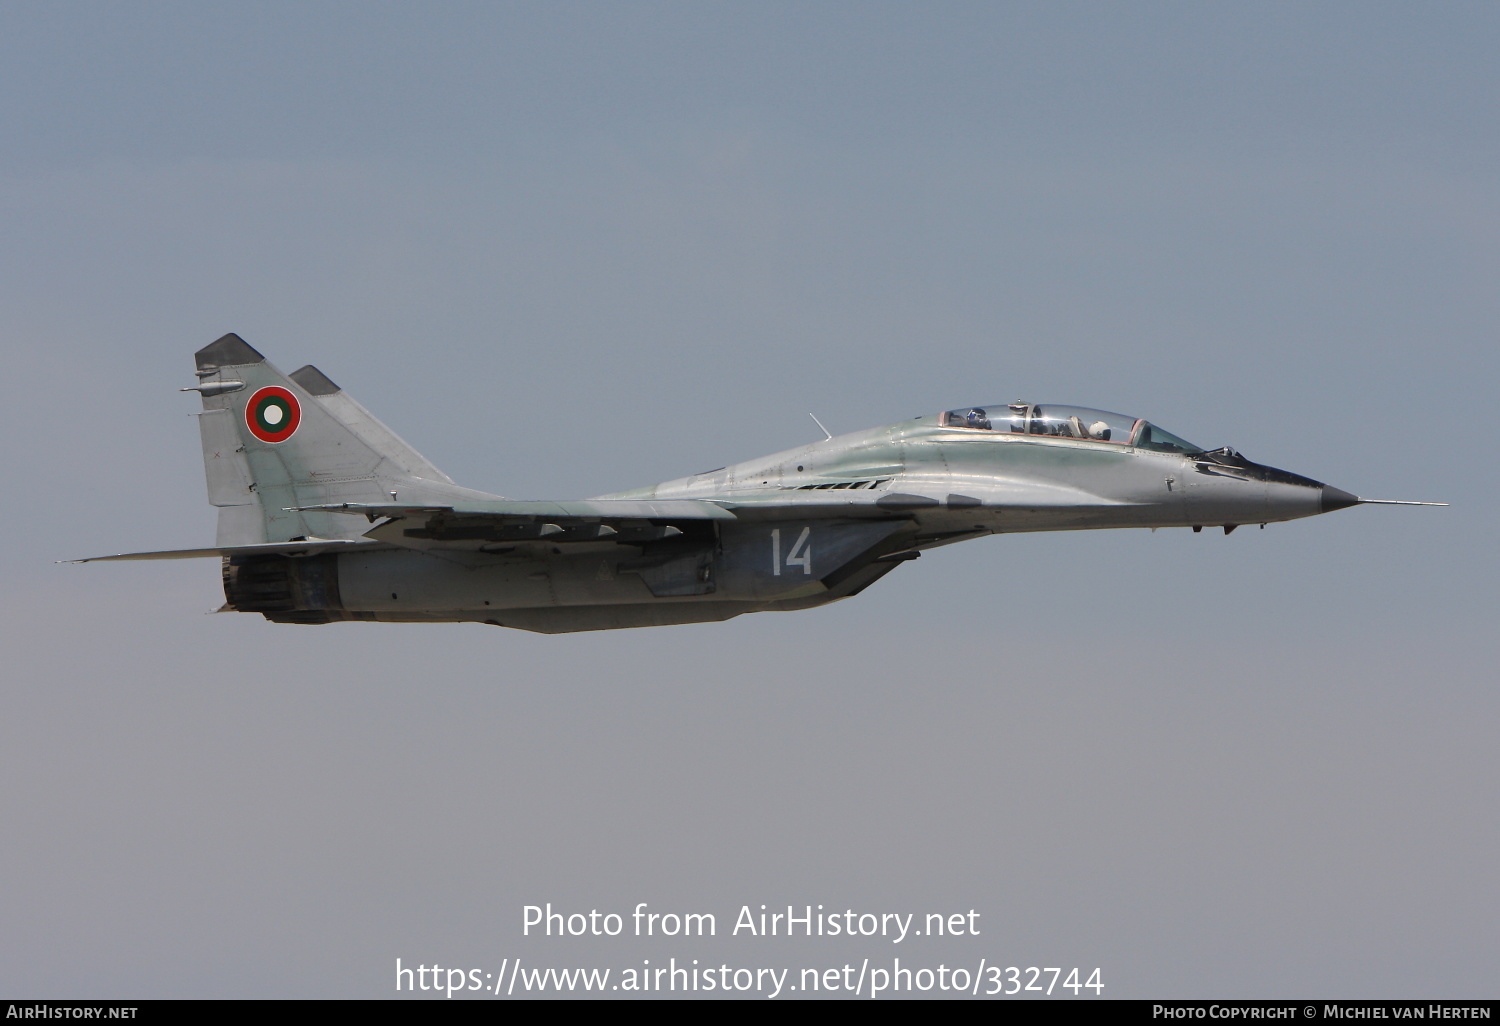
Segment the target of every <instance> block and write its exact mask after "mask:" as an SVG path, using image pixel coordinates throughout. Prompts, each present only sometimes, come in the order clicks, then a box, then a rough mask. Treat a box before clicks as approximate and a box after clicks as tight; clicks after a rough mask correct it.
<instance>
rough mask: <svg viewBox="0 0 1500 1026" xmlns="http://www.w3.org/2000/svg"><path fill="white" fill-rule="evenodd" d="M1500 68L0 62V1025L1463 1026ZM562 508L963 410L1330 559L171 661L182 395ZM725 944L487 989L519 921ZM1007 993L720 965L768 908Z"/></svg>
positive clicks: (491, 34)
mask: <svg viewBox="0 0 1500 1026" xmlns="http://www.w3.org/2000/svg"><path fill="white" fill-rule="evenodd" d="M1497 42H1500V8H1497V7H1496V6H1495V5H1493V4H1484V3H1474V4H1458V3H1446V4H1435V5H1433V4H1424V5H1414V4H1380V3H1357V4H1353V3H1322V4H1317V5H1307V4H1300V3H1284V4H1281V3H1270V4H1266V3H1256V4H1251V3H1244V4H1236V5H1202V4H1191V3H1183V4H1171V3H1139V4H1129V5H1106V4H1083V3H1077V4H1069V3H1046V4H966V3H945V4H941V5H929V4H921V5H918V4H878V3H857V4H855V3H819V4H776V3H755V4H720V3H706V2H705V3H691V4H688V3H683V4H671V3H668V4H660V3H655V4H653V3H632V4H605V3H549V4H545V5H544V4H529V5H514V4H506V5H500V4H422V5H416V4H385V3H368V2H367V3H358V4H336V3H296V4H277V3H260V4H255V5H250V6H244V5H236V6H231V5H215V6H210V5H205V4H201V3H181V4H171V3H151V4H142V3H117V4H97V3H72V4H70V3H10V4H6V5H5V6H4V7H0V142H3V145H0V338H3V339H4V345H5V349H4V351H5V355H6V360H7V368H6V373H5V374H4V375H3V377H0V397H3V403H0V427H3V429H4V431H5V435H6V437H7V438H8V439H9V443H10V444H8V445H6V446H5V447H4V449H3V456H0V459H3V461H4V463H3V472H4V480H5V481H6V482H8V490H7V495H6V501H5V503H4V508H5V511H6V512H5V514H4V517H5V521H4V526H5V536H6V538H7V543H6V544H5V545H4V546H3V548H0V573H3V579H4V581H5V582H6V587H5V588H4V599H3V609H0V645H3V648H0V675H3V686H0V994H3V995H4V996H10V997H19V996H26V997H196V996H249V997H282V996H291V997H298V996H304V997H381V996H386V995H390V994H393V993H394V966H395V959H396V958H397V957H400V958H401V959H402V960H403V964H407V965H412V964H417V963H426V964H430V963H432V962H434V961H436V962H439V963H441V964H442V965H444V966H445V967H446V966H450V965H451V966H457V967H464V968H478V969H481V970H484V971H490V970H494V969H498V968H499V964H500V961H501V959H502V958H506V957H510V958H514V957H517V956H519V957H521V958H523V959H524V960H526V962H527V964H530V965H536V966H541V965H557V966H569V965H585V966H600V967H612V968H614V969H616V971H618V970H619V969H622V968H625V967H631V966H639V965H640V964H641V959H645V958H649V959H651V960H652V962H653V964H660V961H661V960H665V959H667V958H670V957H673V956H675V957H677V958H678V960H679V962H681V961H682V960H683V959H692V958H699V959H700V960H701V961H703V962H704V963H705V964H706V963H707V962H709V961H712V962H714V963H715V964H718V963H719V962H728V963H729V964H730V965H731V967H736V966H744V967H756V966H778V967H785V966H789V967H792V968H793V969H794V973H795V970H797V969H800V968H802V967H814V968H822V967H828V966H841V965H843V964H844V963H845V962H849V961H853V962H854V963H855V964H856V965H857V964H858V963H859V961H860V960H861V959H863V958H866V957H868V958H870V959H871V964H872V965H879V964H882V963H883V962H888V961H889V959H890V958H891V957H893V956H900V957H901V958H902V962H903V965H911V966H923V965H926V966H933V967H935V966H936V965H937V964H938V963H939V962H945V963H946V964H948V965H949V966H953V965H975V964H977V963H978V960H979V959H980V958H981V957H983V958H985V959H986V960H987V961H988V963H990V964H996V963H998V964H1000V965H1018V966H1021V967H1025V966H1031V965H1037V966H1063V967H1072V966H1075V965H1076V966H1079V967H1083V968H1084V969H1086V970H1091V969H1092V968H1093V967H1096V966H1097V967H1100V968H1101V969H1102V975H1103V980H1104V982H1105V984H1106V989H1105V991H1104V994H1105V996H1106V997H1109V996H1113V997H1197V996H1209V997H1231V996H1240V997H1245V996H1307V997H1312V996H1320V997H1324V996H1326V997H1403V996H1404V997H1424V998H1426V997H1444V996H1449V997H1460V996H1468V997H1479V996H1488V997H1493V996H1494V995H1495V990H1496V987H1495V981H1496V976H1495V964H1496V954H1497V951H1500V926H1497V924H1500V871H1497V869H1496V862H1495V853H1496V851H1500V801H1497V797H1496V791H1497V786H1496V782H1497V775H1500V753H1497V746H1496V744H1495V737H1496V725H1497V718H1500V695H1497V688H1496V684H1497V676H1500V675H1497V672H1496V669H1495V666H1496V658H1497V655H1500V651H1497V649H1500V645H1497V642H1496V640H1495V630H1494V627H1493V620H1494V612H1495V609H1496V598H1497V594H1496V591H1497V589H1496V579H1495V564H1496V554H1497V543H1496V540H1495V533H1494V531H1493V530H1492V527H1491V524H1492V522H1493V519H1494V515H1495V509H1496V507H1497V503H1500V495H1497V488H1496V471H1495V467H1494V462H1493V459H1492V456H1491V454H1492V450H1493V448H1494V440H1493V437H1492V436H1493V435H1494V433H1495V432H1496V431H1497V430H1500V425H1497V422H1496V416H1495V410H1496V405H1497V404H1496V396H1495V386H1496V382H1497V369H1500V367H1497V363H1500V361H1497V346H1496V340H1497V330H1500V329H1497V326H1500V289H1497V287H1496V282H1497V280H1500V185H1497V183H1500V135H1497V132H1496V125H1500V64H1497V62H1496V61H1495V58H1494V54H1495V48H1496V44H1497ZM226 331H235V332H238V333H240V334H241V335H243V336H244V337H245V338H246V339H247V340H248V341H249V342H250V343H251V344H252V345H254V346H256V347H257V348H259V349H261V350H262V351H263V352H264V353H266V355H267V356H268V357H269V358H270V359H271V360H272V361H273V362H275V363H277V364H278V365H279V366H281V367H282V369H284V370H291V369H293V368H296V367H298V366H301V365H302V364H304V363H308V362H311V363H315V364H317V365H318V366H319V367H320V368H322V369H323V370H324V371H326V372H327V373H328V374H329V375H330V376H331V377H332V378H333V379H334V380H335V381H337V382H339V383H340V384H341V385H343V386H345V387H346V388H347V389H348V390H349V391H350V393H351V394H352V395H354V396H356V397H357V398H358V399H359V400H360V401H361V402H363V403H364V404H365V405H366V406H368V407H369V408H370V409H371V410H373V411H374V412H375V413H376V415H377V416H379V417H380V418H382V419H383V420H384V421H385V422H386V423H387V424H388V425H390V426H391V427H392V428H393V429H394V430H396V431H397V432H398V433H400V434H401V435H403V436H404V437H405V438H406V439H407V440H408V441H410V442H411V443H412V444H413V445H414V446H415V447H416V448H417V449H419V450H420V451H422V452H423V453H424V454H425V455H427V456H428V457H429V458H430V459H432V460H433V461H434V462H435V463H436V464H437V465H439V466H441V467H442V468H444V469H445V470H446V471H447V472H448V473H449V474H451V475H452V476H453V477H454V478H455V479H457V480H458V481H460V482H461V483H463V484H468V485H471V486H473V487H477V488H483V489H486V490H493V491H498V492H501V493H504V494H506V495H511V496H515V497H522V498H568V497H578V496H583V495H591V494H597V493H600V492H605V491H612V490H616V489H621V488H627V487H632V486H635V485H640V484H646V483H650V482H652V481H656V480H661V479H665V478H670V477H676V476H679V475H682V474H687V473H692V472H695V471H700V470H704V469H707V468H710V467H717V466H721V465H723V464H725V463H727V462H733V461H737V460H741V459H747V458H750V457H753V456H756V455H760V454H763V453H769V452H772V451H775V450H778V449H782V448H785V447H787V446H791V445H796V444H800V443H802V442H805V441H808V440H811V439H814V438H817V437H819V434H818V432H817V428H816V427H815V425H813V423H812V421H811V420H809V418H808V417H807V413H808V411H812V412H814V413H816V414H817V415H818V417H819V418H821V419H822V420H823V422H824V423H825V424H827V425H828V426H829V428H830V429H832V430H833V431H834V432H835V433H839V432H842V431H851V430H855V429H859V428H864V427H870V426H873V425H876V424H881V423H886V422H890V421H894V420H899V419H902V418H906V417H911V416H914V415H917V414H922V413H931V412H935V411H937V410H940V409H945V408H949V407H953V406H957V405H960V404H966V403H975V402H993V401H996V400H1001V401H1003V400H1010V399H1014V398H1029V399H1032V400H1034V401H1043V402H1045V401H1048V400H1050V401H1054V402H1064V403H1075V404H1080V405H1089V406H1097V407H1101V408H1105V409H1113V410H1119V411H1122V412H1126V413H1130V414H1134V415H1138V416H1145V417H1149V418H1151V419H1152V420H1154V421H1155V422H1157V423H1159V424H1161V425H1163V426H1164V427H1166V428H1167V429H1168V430H1170V431H1173V432H1175V433H1178V434H1180V435H1183V436H1184V437H1187V438H1189V439H1192V440H1193V441H1195V442H1198V443H1199V444H1203V445H1207V446H1217V445H1223V444H1231V445H1234V446H1236V447H1237V448H1239V449H1241V450H1242V451H1244V452H1245V453H1246V455H1248V456H1249V457H1251V458H1252V459H1256V460H1259V461H1262V462H1265V463H1269V464H1271V465H1274V466H1279V467H1284V468H1286V469H1289V470H1293V471H1296V472H1299V473H1303V474H1307V475H1310V476H1313V477H1316V478H1318V479H1320V480H1325V481H1328V482H1330V483H1332V484H1334V485H1336V486H1338V487H1340V488H1344V489H1347V490H1349V491H1353V492H1355V493H1358V494H1361V495H1366V496H1375V497H1389V498H1417V499H1441V500H1447V501H1450V502H1452V503H1453V505H1452V507H1450V508H1448V509H1401V508H1381V507H1363V508H1355V509H1350V510H1344V511H1340V512H1338V513H1334V514H1330V515H1328V516H1324V517H1319V518H1315V519H1311V520H1306V521H1300V522H1295V523H1291V524H1283V525H1272V526H1271V527H1269V528H1267V529H1266V530H1265V531H1257V530H1242V531H1239V532H1236V533H1235V534H1234V535H1233V536H1232V537H1228V538H1226V537H1223V536H1222V535H1221V534H1219V533H1217V532H1209V531H1205V532H1204V533H1203V534H1201V535H1194V534H1192V533H1190V532H1188V531H1186V530H1180V531H1161V532H1157V533H1154V534H1153V533H1150V532H1145V531H1140V532H1136V531H1117V532H1081V533H1059V534H1051V535H1035V536H1024V535H1022V536H1014V537H1002V538H994V539H989V540H985V541H978V542H970V543H967V544H964V545H961V546H955V547H953V548H949V549H944V550H941V551H937V552H933V553H930V554H929V555H928V556H927V557H925V558H923V559H922V560H920V561H919V562H916V563H912V564H909V565H905V566H902V567H901V568H900V569H899V570H898V571H897V572H895V573H894V574H892V575H891V576H890V577H889V578H887V579H886V580H884V581H882V582H881V583H880V584H879V585H878V586H877V587H874V588H872V589H871V590H870V591H869V592H867V593H866V594H864V595H862V596H860V597H858V598H856V599H854V600H851V601H849V602H844V603H839V604H836V605H834V606H831V607H829V608H826V609H821V610H813V611H808V612H802V613H796V614H758V615H753V616H747V617H742V618H740V619H737V620H731V621H728V622H726V623H723V624H708V625H694V626H682V627H666V628H655V629H648V630H636V631H623V632H603V633H598V634H581V635H564V636H556V637H546V636H537V635H530V634H526V633H523V632H515V631H506V630H501V629H495V628H490V627H478V626H469V625H433V626H418V625H372V624H335V625H328V626H323V627H317V628H309V627H298V626H290V625H276V624H271V623H269V622H267V621H265V620H263V619H262V618H260V617H259V616H253V615H224V616H205V615H203V614H204V613H206V612H207V611H209V610H211V609H213V608H215V607H216V606H217V605H218V604H219V603H220V602H221V601H222V594H221V592H220V589H219V581H218V567H217V565H216V564H215V563H214V562H213V561H211V560H199V561H183V562H178V563H155V564H92V565H85V566H68V565H63V566H58V565H54V564H53V562H52V561H53V560H58V559H66V558H69V557H77V556H87V555H97V554H102V553H107V552H118V551H131V550H144V549H155V548H170V547H184V546H192V545H198V544H205V543H207V542H209V541H211V539H212V537H213V515H212V511H211V509H210V507H209V506H208V505H207V503H206V501H205V498H204V492H203V483H202V466H201V462H200V457H199V452H198V440H197V431H196V427H195V424H194V421H193V420H192V418H191V416H190V414H192V413H193V412H195V411H196V410H197V408H198V403H197V399H196V396H193V395H192V394H191V393H189V394H188V395H180V394H177V393H176V392H175V391H174V390H175V389H177V388H179V387H181V386H183V385H186V384H190V383H192V381H193V378H192V376H191V370H192V362H191V354H192V352H193V351H194V350H195V349H197V348H199V347H200V346H202V345H204V344H206V343H207V342H209V341H212V340H213V339H215V338H217V337H218V336H220V335H222V334H223V333H224V332H226ZM547 901H551V902H552V903H553V904H554V905H556V906H558V907H560V908H563V909H566V910H570V911H588V910H589V909H590V908H598V909H600V910H601V911H617V912H622V913H623V912H628V911H629V910H630V908H632V907H634V905H635V904H636V903H637V902H642V901H644V902H649V903H650V906H651V908H652V909H654V910H658V911H706V912H714V913H716V914H717V915H718V917H719V923H720V935H721V936H720V937H719V938H717V939H716V940H715V941H714V942H711V943H710V942H701V943H688V942H683V941H660V940H653V941H636V940H633V939H627V938H623V937H622V938H619V939H616V940H610V941H598V942H586V941H584V940H556V939H554V940H551V941H548V940H545V939H536V938H532V939H523V938H522V937H521V935H520V919H521V907H522V906H523V905H525V904H531V903H543V902H547ZM761 903H766V904H768V905H772V906H778V905H779V906H785V905H786V904H793V905H797V906H798V907H801V906H803V905H806V904H814V905H816V904H819V903H821V904H824V905H825V906H826V907H827V908H829V909H834V908H837V909H844V908H851V909H854V910H856V911H868V912H903V913H905V912H915V913H918V914H919V915H920V914H922V913H926V912H950V911H967V910H968V909H970V908H973V909H976V910H978V911H979V912H981V913H982V918H981V920H980V924H981V928H982V929H983V931H984V932H983V933H982V935H981V936H980V937H977V938H963V939H948V940H945V941H937V940H935V939H925V941H910V942H907V943H906V944H903V945H901V946H899V947H897V946H892V945H890V944H889V943H886V942H881V941H878V940H875V939H869V940H858V941H852V942H851V941H844V940H837V941H835V940H828V939H823V940H818V939H816V938H815V939H813V940H809V941H794V942H793V941H786V940H770V939H766V940H753V939H749V938H746V937H743V936H741V937H737V938H729V937H727V936H724V935H725V934H727V932H728V928H729V926H730V925H731V924H732V922H733V918H734V914H735V912H737V911H738V909H739V908H740V906H741V905H743V904H750V905H752V907H758V906H759V905H760V904H761Z"/></svg>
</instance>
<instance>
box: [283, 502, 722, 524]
mask: <svg viewBox="0 0 1500 1026" xmlns="http://www.w3.org/2000/svg"><path fill="white" fill-rule="evenodd" d="M292 509H293V510H295V511H296V512H299V513H304V512H311V511H314V510H317V511H320V512H327V513H357V514H359V515H361V516H366V517H370V518H372V519H373V518H375V517H394V518H406V517H424V518H425V517H434V516H456V517H466V518H467V517H507V518H520V519H535V520H591V521H592V520H733V519H735V516H734V514H733V513H731V512H729V511H728V510H727V509H725V508H724V507H723V506H720V505H718V504H717V503H713V502H706V501H704V500H701V499H575V500H571V501H567V502H542V501H515V500H509V499H502V500H498V501H476V502H465V503H458V504H455V505H452V506H418V505H413V504H403V503H363V502H340V503H334V504H328V505H322V506H295V507H292Z"/></svg>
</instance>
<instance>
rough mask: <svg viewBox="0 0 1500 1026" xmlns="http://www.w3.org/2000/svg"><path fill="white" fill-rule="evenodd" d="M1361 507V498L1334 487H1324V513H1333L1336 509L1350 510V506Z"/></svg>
mask: <svg viewBox="0 0 1500 1026" xmlns="http://www.w3.org/2000/svg"><path fill="white" fill-rule="evenodd" d="M1357 505H1359V496H1358V495H1351V494H1350V493H1348V492H1346V491H1344V490H1343V489H1342V488H1335V487H1334V486H1333V485H1324V486H1323V512H1324V513H1332V512H1333V511H1334V510H1336V509H1348V508H1349V507H1350V506H1357Z"/></svg>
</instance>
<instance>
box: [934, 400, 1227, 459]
mask: <svg viewBox="0 0 1500 1026" xmlns="http://www.w3.org/2000/svg"><path fill="white" fill-rule="evenodd" d="M938 426H939V427H947V428H964V429H967V430H970V431H994V432H1001V433H1004V434H1012V435H1038V436H1046V437H1050V438H1069V439H1077V440H1079V441H1087V442H1110V443H1113V444H1115V445H1128V446H1134V447H1135V448H1137V449H1149V450H1151V451H1153V452H1175V453H1184V454H1187V455H1192V454H1194V453H1200V452H1203V449H1202V448H1201V447H1200V446H1196V445H1194V444H1192V443H1191V442H1188V441H1184V440H1183V439H1181V438H1178V437H1177V436H1176V435H1174V434H1172V433H1171V432H1168V431H1163V430H1162V429H1161V428H1159V427H1157V426H1156V425H1155V424H1152V423H1151V422H1150V421H1146V420H1141V419H1140V418H1138V417H1127V416H1124V415H1123V414H1119V413H1109V412H1108V411H1106V410H1091V409H1088V408H1086V407H1083V406H1056V405H1053V404H1051V403H1048V404H1047V405H1045V406H1040V405H1036V404H1034V403H1022V402H1015V403H997V404H994V405H990V406H970V407H966V408H962V409H957V410H949V411H947V412H946V413H943V414H940V415H939V417H938Z"/></svg>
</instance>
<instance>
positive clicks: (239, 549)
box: [58, 538, 390, 563]
mask: <svg viewBox="0 0 1500 1026" xmlns="http://www.w3.org/2000/svg"><path fill="white" fill-rule="evenodd" d="M389 547H390V546H388V545H385V544H383V543H381V542H376V541H367V540H364V539H350V538H314V539H312V540H310V541H294V542H266V543H265V544H260V545H222V546H220V547H218V548H212V549H162V550H160V551H158V552H122V553H120V554H119V555H117V556H89V557H88V558H86V559H63V560H59V561H58V562H60V563H102V562H106V561H108V560H114V559H200V558H204V557H208V556H316V555H319V554H321V553H324V552H334V551H347V550H349V549H353V548H359V549H384V548H389Z"/></svg>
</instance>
